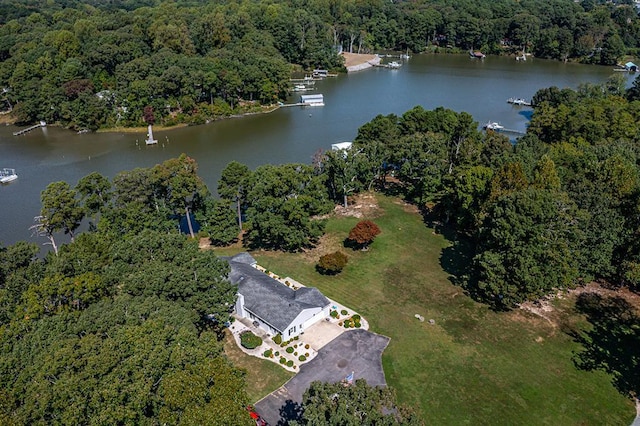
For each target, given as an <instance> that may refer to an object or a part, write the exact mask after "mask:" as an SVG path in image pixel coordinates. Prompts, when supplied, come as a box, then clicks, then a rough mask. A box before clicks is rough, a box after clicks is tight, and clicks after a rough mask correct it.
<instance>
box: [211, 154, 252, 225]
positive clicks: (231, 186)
mask: <svg viewBox="0 0 640 426" xmlns="http://www.w3.org/2000/svg"><path fill="white" fill-rule="evenodd" d="M250 176H251V171H250V170H249V167H247V166H245V165H244V164H241V163H238V162H237V161H232V162H230V163H229V164H227V166H226V167H225V168H224V170H222V175H221V176H220V179H219V180H218V195H220V197H221V198H223V199H225V200H227V201H229V202H232V203H235V205H236V213H237V215H238V227H239V228H240V232H242V205H243V203H244V202H245V199H246V193H247V190H248V188H247V183H248V179H249V177H250Z"/></svg>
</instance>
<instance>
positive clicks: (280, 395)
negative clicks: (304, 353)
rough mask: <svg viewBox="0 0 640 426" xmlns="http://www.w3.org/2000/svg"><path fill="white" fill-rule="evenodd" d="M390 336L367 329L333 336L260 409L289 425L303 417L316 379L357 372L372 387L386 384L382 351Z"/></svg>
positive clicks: (259, 404)
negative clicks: (304, 403)
mask: <svg viewBox="0 0 640 426" xmlns="http://www.w3.org/2000/svg"><path fill="white" fill-rule="evenodd" d="M388 344H389V338H388V337H385V336H381V335H379V334H375V333H371V332H369V331H367V330H362V329H358V330H351V331H349V332H347V333H342V334H341V335H340V336H338V337H336V338H335V339H333V340H332V341H331V342H329V343H328V344H327V345H326V346H324V347H323V348H322V349H320V351H319V352H318V355H317V356H316V357H315V358H314V359H313V360H312V361H310V362H308V363H307V364H304V365H302V366H301V367H300V372H299V373H298V374H296V375H295V376H294V377H292V378H291V379H290V380H289V381H288V382H287V383H285V384H284V385H283V386H282V387H281V388H280V389H277V390H276V391H274V392H272V393H271V394H270V395H268V396H266V397H265V398H263V399H262V400H260V401H258V402H257V403H256V404H255V408H256V411H257V412H258V413H260V415H261V416H262V417H263V418H264V419H265V420H266V421H267V422H268V423H269V424H270V425H271V426H276V425H286V424H287V423H288V421H290V420H295V419H296V418H299V415H300V409H301V403H302V396H303V394H304V392H305V390H307V388H308V387H309V385H310V384H311V382H313V381H316V380H318V381H321V382H339V381H341V380H343V379H344V378H345V377H346V376H348V375H349V374H351V372H353V373H354V378H355V379H356V380H357V379H365V380H366V381H367V383H368V384H370V385H372V386H386V380H385V377H384V371H383V370H382V359H381V357H382V352H383V351H384V349H385V348H386V347H387V345H388Z"/></svg>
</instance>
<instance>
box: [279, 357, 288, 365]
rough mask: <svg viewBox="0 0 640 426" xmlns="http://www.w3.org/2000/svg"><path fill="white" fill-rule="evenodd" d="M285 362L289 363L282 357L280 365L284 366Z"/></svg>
mask: <svg viewBox="0 0 640 426" xmlns="http://www.w3.org/2000/svg"><path fill="white" fill-rule="evenodd" d="M285 362H287V360H286V359H285V357H283V356H281V357H280V364H284V363H285Z"/></svg>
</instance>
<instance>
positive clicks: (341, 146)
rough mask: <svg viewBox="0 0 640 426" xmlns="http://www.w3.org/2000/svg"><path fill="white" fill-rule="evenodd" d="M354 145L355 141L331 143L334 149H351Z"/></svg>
mask: <svg viewBox="0 0 640 426" xmlns="http://www.w3.org/2000/svg"><path fill="white" fill-rule="evenodd" d="M352 145H353V142H339V143H332V144H331V149H332V150H334V151H340V150H344V151H346V150H348V149H351V146H352Z"/></svg>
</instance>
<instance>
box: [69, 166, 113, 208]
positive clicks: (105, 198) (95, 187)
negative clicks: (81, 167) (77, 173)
mask: <svg viewBox="0 0 640 426" xmlns="http://www.w3.org/2000/svg"><path fill="white" fill-rule="evenodd" d="M76 191H77V192H78V194H80V196H81V202H82V203H84V209H85V212H86V214H87V215H95V214H96V213H98V212H100V210H102V209H103V208H105V207H106V206H107V204H108V203H109V201H110V200H111V182H109V179H107V178H106V177H104V176H102V175H101V174H100V173H98V172H93V173H90V174H88V175H87V176H85V177H83V178H82V179H80V180H79V181H78V184H77V185H76Z"/></svg>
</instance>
